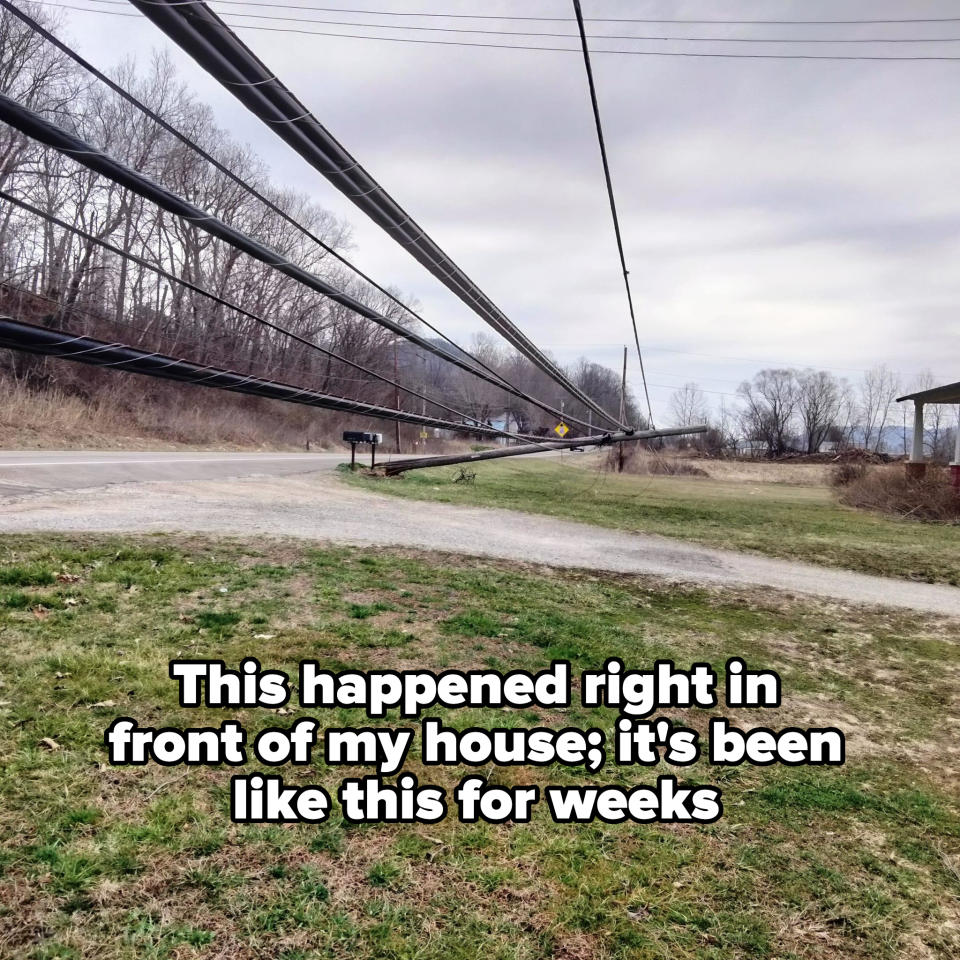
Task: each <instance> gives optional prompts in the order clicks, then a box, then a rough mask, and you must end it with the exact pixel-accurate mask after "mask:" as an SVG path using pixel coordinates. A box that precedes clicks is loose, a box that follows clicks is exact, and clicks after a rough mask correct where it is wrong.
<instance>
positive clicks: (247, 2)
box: [175, 0, 960, 25]
mask: <svg viewBox="0 0 960 960" xmlns="http://www.w3.org/2000/svg"><path fill="white" fill-rule="evenodd" d="M175 2H176V3H177V5H178V6H195V5H196V4H198V3H201V2H203V0H175ZM217 2H218V3H221V4H225V5H227V6H243V7H277V8H280V9H285V10H309V11H313V12H319V13H353V14H360V15H364V16H377V17H380V16H383V17H440V18H443V19H447V20H523V21H549V22H553V23H567V22H570V21H572V20H573V18H572V17H544V16H518V15H515V14H495V13H438V12H436V11H429V12H428V11H420V12H413V11H398V10H358V9H356V8H354V7H317V6H311V5H300V4H288V3H273V2H270V3H265V2H255V0H217ZM586 20H587V21H588V22H589V23H694V24H705V23H719V24H727V23H729V24H736V25H766V24H776V25H781V24H783V25H796V24H813V25H826V24H845V25H849V24H859V23H955V22H960V17H910V18H898V19H888V20H877V19H857V20H733V19H728V18H721V19H713V20H691V19H656V18H651V17H587V18H586Z"/></svg>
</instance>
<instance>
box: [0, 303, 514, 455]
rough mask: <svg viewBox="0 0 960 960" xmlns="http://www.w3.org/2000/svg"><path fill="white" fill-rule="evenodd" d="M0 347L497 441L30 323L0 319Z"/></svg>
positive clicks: (468, 428) (485, 430) (450, 424)
mask: <svg viewBox="0 0 960 960" xmlns="http://www.w3.org/2000/svg"><path fill="white" fill-rule="evenodd" d="M0 347H7V348H9V349H11V350H19V351H21V352H24V353H34V354H41V355H44V356H50V357H56V358H58V359H61V360H75V361H78V362H79V363H86V364H90V365H92V366H97V367H115V368H117V369H123V370H125V371H126V372H128V373H141V374H144V375H146V376H150V377H159V378H160V379H163V380H177V381H179V382H180V383H188V384H192V385H194V386H203V387H214V388H216V389H219V390H229V391H231V392H233V393H246V394H249V395H251V396H255V397H263V398H264V399H267V400H283V401H285V402H287V403H300V404H305V405H306V406H310V407H322V408H323V409H325V410H338V411H340V412H342V413H359V414H364V415H366V416H371V417H377V418H378V419H382V420H399V421H400V422H401V423H413V424H418V425H419V426H423V427H436V428H438V429H442V430H456V431H463V432H468V433H473V434H481V435H483V436H488V437H496V436H499V435H500V431H499V430H498V429H497V428H496V427H487V426H484V425H482V424H481V425H476V424H464V423H456V422H454V421H451V420H443V419H440V418H438V417H428V416H423V415H420V414H416V413H410V412H407V411H405V410H397V409H394V408H392V407H383V406H380V405H378V404H373V403H366V402H365V401H362V400H352V399H350V398H348V397H337V396H333V395H331V394H325V393H320V392H319V391H316V390H310V389H309V388H307V387H297V386H294V385H293V384H289V383H281V382H279V381H275V380H265V379H262V378H260V377H254V376H250V375H246V376H245V375H243V374H240V373H236V372H234V371H233V370H225V369H223V368H220V367H213V366H210V365H209V364H198V363H193V362H192V361H190V360H184V359H181V358H179V357H171V356H167V355H165V354H161V353H155V352H150V351H147V350H140V349H137V348H136V347H131V346H128V345H126V344H122V343H108V342H107V341H105V340H97V339H95V338H93V337H78V336H74V335H73V334H71V333H68V332H67V331H65V330H54V329H51V328H50V327H40V326H37V325H36V324H32V323H22V322H20V321H18V320H12V319H10V318H9V317H0Z"/></svg>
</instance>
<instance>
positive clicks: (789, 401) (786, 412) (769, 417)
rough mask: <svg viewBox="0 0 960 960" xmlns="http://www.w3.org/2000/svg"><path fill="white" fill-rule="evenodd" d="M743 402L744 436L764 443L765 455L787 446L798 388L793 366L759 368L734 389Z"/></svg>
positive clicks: (782, 451)
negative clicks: (765, 447)
mask: <svg viewBox="0 0 960 960" xmlns="http://www.w3.org/2000/svg"><path fill="white" fill-rule="evenodd" d="M737 392H738V393H739V394H740V397H741V398H742V402H743V406H742V408H741V411H740V420H741V424H742V428H743V431H744V434H745V435H746V438H747V439H748V440H760V441H762V442H764V443H766V445H767V451H768V455H769V456H771V457H776V456H780V455H782V454H783V453H786V452H787V450H788V449H789V448H790V441H791V438H792V431H793V420H794V414H795V413H796V410H797V404H798V401H799V393H800V388H799V384H798V382H797V374H796V371H795V370H790V369H769V370H761V371H760V372H759V373H757V374H756V375H755V376H754V378H753V380H745V381H744V382H743V383H742V384H740V387H739V389H738V391H737Z"/></svg>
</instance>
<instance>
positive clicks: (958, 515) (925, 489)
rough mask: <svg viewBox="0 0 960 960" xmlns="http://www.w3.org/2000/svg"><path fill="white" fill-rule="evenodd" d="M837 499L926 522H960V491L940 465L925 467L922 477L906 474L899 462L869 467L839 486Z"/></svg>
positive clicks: (853, 505) (854, 505)
mask: <svg viewBox="0 0 960 960" xmlns="http://www.w3.org/2000/svg"><path fill="white" fill-rule="evenodd" d="M840 502H841V503H844V504H846V505H847V506H850V507H859V508H861V509H864V510H878V511H880V512H882V513H892V514H896V515H897V516H901V517H909V518H910V519H912V520H922V521H925V522H927V523H949V524H960V494H958V492H957V491H956V490H955V489H954V488H953V486H952V485H951V483H950V475H949V472H948V471H947V470H945V469H943V468H942V467H933V466H928V467H927V474H926V476H925V477H923V479H920V480H918V479H913V478H911V477H908V476H907V474H906V471H905V470H904V469H903V466H902V465H897V466H891V467H885V468H884V467H881V468H877V469H874V470H868V471H867V472H866V473H865V474H864V476H862V477H861V478H860V479H858V480H853V481H852V482H850V483H848V484H847V485H846V486H844V487H842V488H841V493H840Z"/></svg>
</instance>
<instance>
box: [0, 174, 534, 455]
mask: <svg viewBox="0 0 960 960" xmlns="http://www.w3.org/2000/svg"><path fill="white" fill-rule="evenodd" d="M0 200H4V201H6V202H7V203H11V204H13V205H14V206H17V207H19V208H20V209H21V210H26V211H27V212H28V213H32V214H34V215H35V216H37V217H40V218H42V219H44V220H46V221H48V222H49V223H52V224H54V225H56V226H58V227H60V228H61V229H62V230H67V231H68V232H70V233H73V234H75V235H76V236H78V237H82V238H83V239H84V240H86V241H87V242H89V243H93V244H96V245H97V246H99V247H101V248H103V249H104V250H109V251H110V253H112V254H114V255H115V256H118V257H121V258H122V259H124V260H127V261H128V262H130V263H135V264H137V266H139V267H143V268H144V269H146V270H149V271H151V272H153V273H155V274H157V275H158V276H160V277H163V279H164V280H167V281H168V282H170V283H175V284H178V285H180V286H182V287H185V288H186V289H188V290H192V291H193V292H194V293H197V294H199V295H200V296H202V297H206V298H207V299H209V300H211V301H213V302H214V303H217V304H219V305H220V306H222V307H225V308H226V309H228V310H233V311H235V312H236V313H239V314H240V315H241V316H244V317H247V318H249V319H250V320H253V321H255V322H256V323H259V324H262V325H263V326H265V327H269V328H270V329H271V330H275V331H276V332H277V333H281V334H283V335H284V336H286V337H289V338H290V339H291V340H295V341H296V342H297V343H301V344H303V345H304V346H306V347H309V348H310V349H312V350H316V351H318V352H319V353H321V354H323V355H324V356H325V357H328V358H330V359H331V360H336V361H338V362H340V363H343V364H346V365H347V366H349V367H352V368H353V369H354V370H358V371H360V372H361V373H366V374H368V375H369V376H371V377H373V378H374V379H376V380H380V381H381V382H382V383H385V384H387V385H388V386H391V387H394V388H395V389H399V390H403V391H404V393H408V394H410V395H411V396H413V397H416V398H417V399H418V400H423V401H425V402H426V403H429V404H431V406H435V407H440V409H442V410H446V412H447V413H452V414H453V415H454V416H455V417H460V418H461V420H462V421H463V422H464V423H469V422H474V423H478V424H479V423H481V422H482V421H480V420H478V419H477V418H476V417H472V416H470V414H466V413H463V412H462V411H460V410H457V409H456V408H455V407H451V406H448V405H447V404H445V403H443V401H441V400H437V399H435V398H434V397H431V396H430V395H429V394H424V393H420V392H419V391H418V390H414V389H413V388H412V387H407V386H404V385H403V384H402V383H399V382H397V381H396V380H392V379H391V378H390V377H386V376H384V375H383V374H381V373H377V371H376V370H372V369H371V368H369V367H366V366H364V365H363V364H361V363H357V362H356V361H354V360H348V359H347V358H346V357H344V356H341V355H340V354H339V353H336V352H335V351H333V350H329V349H328V348H326V347H323V346H321V345H320V344H318V343H314V342H313V341H312V340H308V339H306V338H305V337H302V336H300V334H298V333H294V331H292V330H290V329H288V328H287V327H283V326H281V325H280V324H278V323H274V322H273V321H272V320H267V319H266V318H265V317H261V316H259V315H258V314H256V313H251V312H250V311H249V310H246V309H245V308H244V307H241V306H240V305H239V304H236V303H233V302H232V301H230V300H227V299H226V298H225V297H221V296H220V295H219V294H216V293H212V292H211V291H209V290H206V289H204V288H203V287H201V286H198V285H197V284H195V283H192V282H191V281H190V280H185V279H184V278H183V277H178V276H177V275H176V274H174V273H171V272H170V271H168V270H164V269H163V267H160V266H158V265H156V264H153V263H150V261H149V260H147V259H145V258H144V257H140V256H138V255H137V254H135V253H130V252H129V251H125V250H121V249H120V247H118V246H116V245H115V244H112V243H110V241H109V240H105V239H103V238H102V237H97V236H95V235H94V234H92V233H89V232H88V231H86V230H83V229H81V228H80V227H76V226H73V225H72V224H69V223H67V222H66V221H65V220H61V219H60V218H59V217H56V216H54V215H53V214H52V213H46V212H44V211H43V210H41V209H40V208H39V207H35V206H34V205H33V204H32V203H28V202H27V201H26V200H21V199H20V198H19V197H15V196H13V194H11V193H8V192H7V191H6V190H3V189H0ZM334 379H338V380H342V379H344V378H342V377H335V378H334ZM361 382H363V383H369V382H370V381H369V380H363V381H361ZM494 429H495V430H497V432H498V433H500V434H501V435H502V436H504V437H507V438H509V439H511V440H525V438H524V437H523V436H521V435H520V434H515V433H511V432H510V431H508V430H501V429H500V428H498V427H495V428H494Z"/></svg>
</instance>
